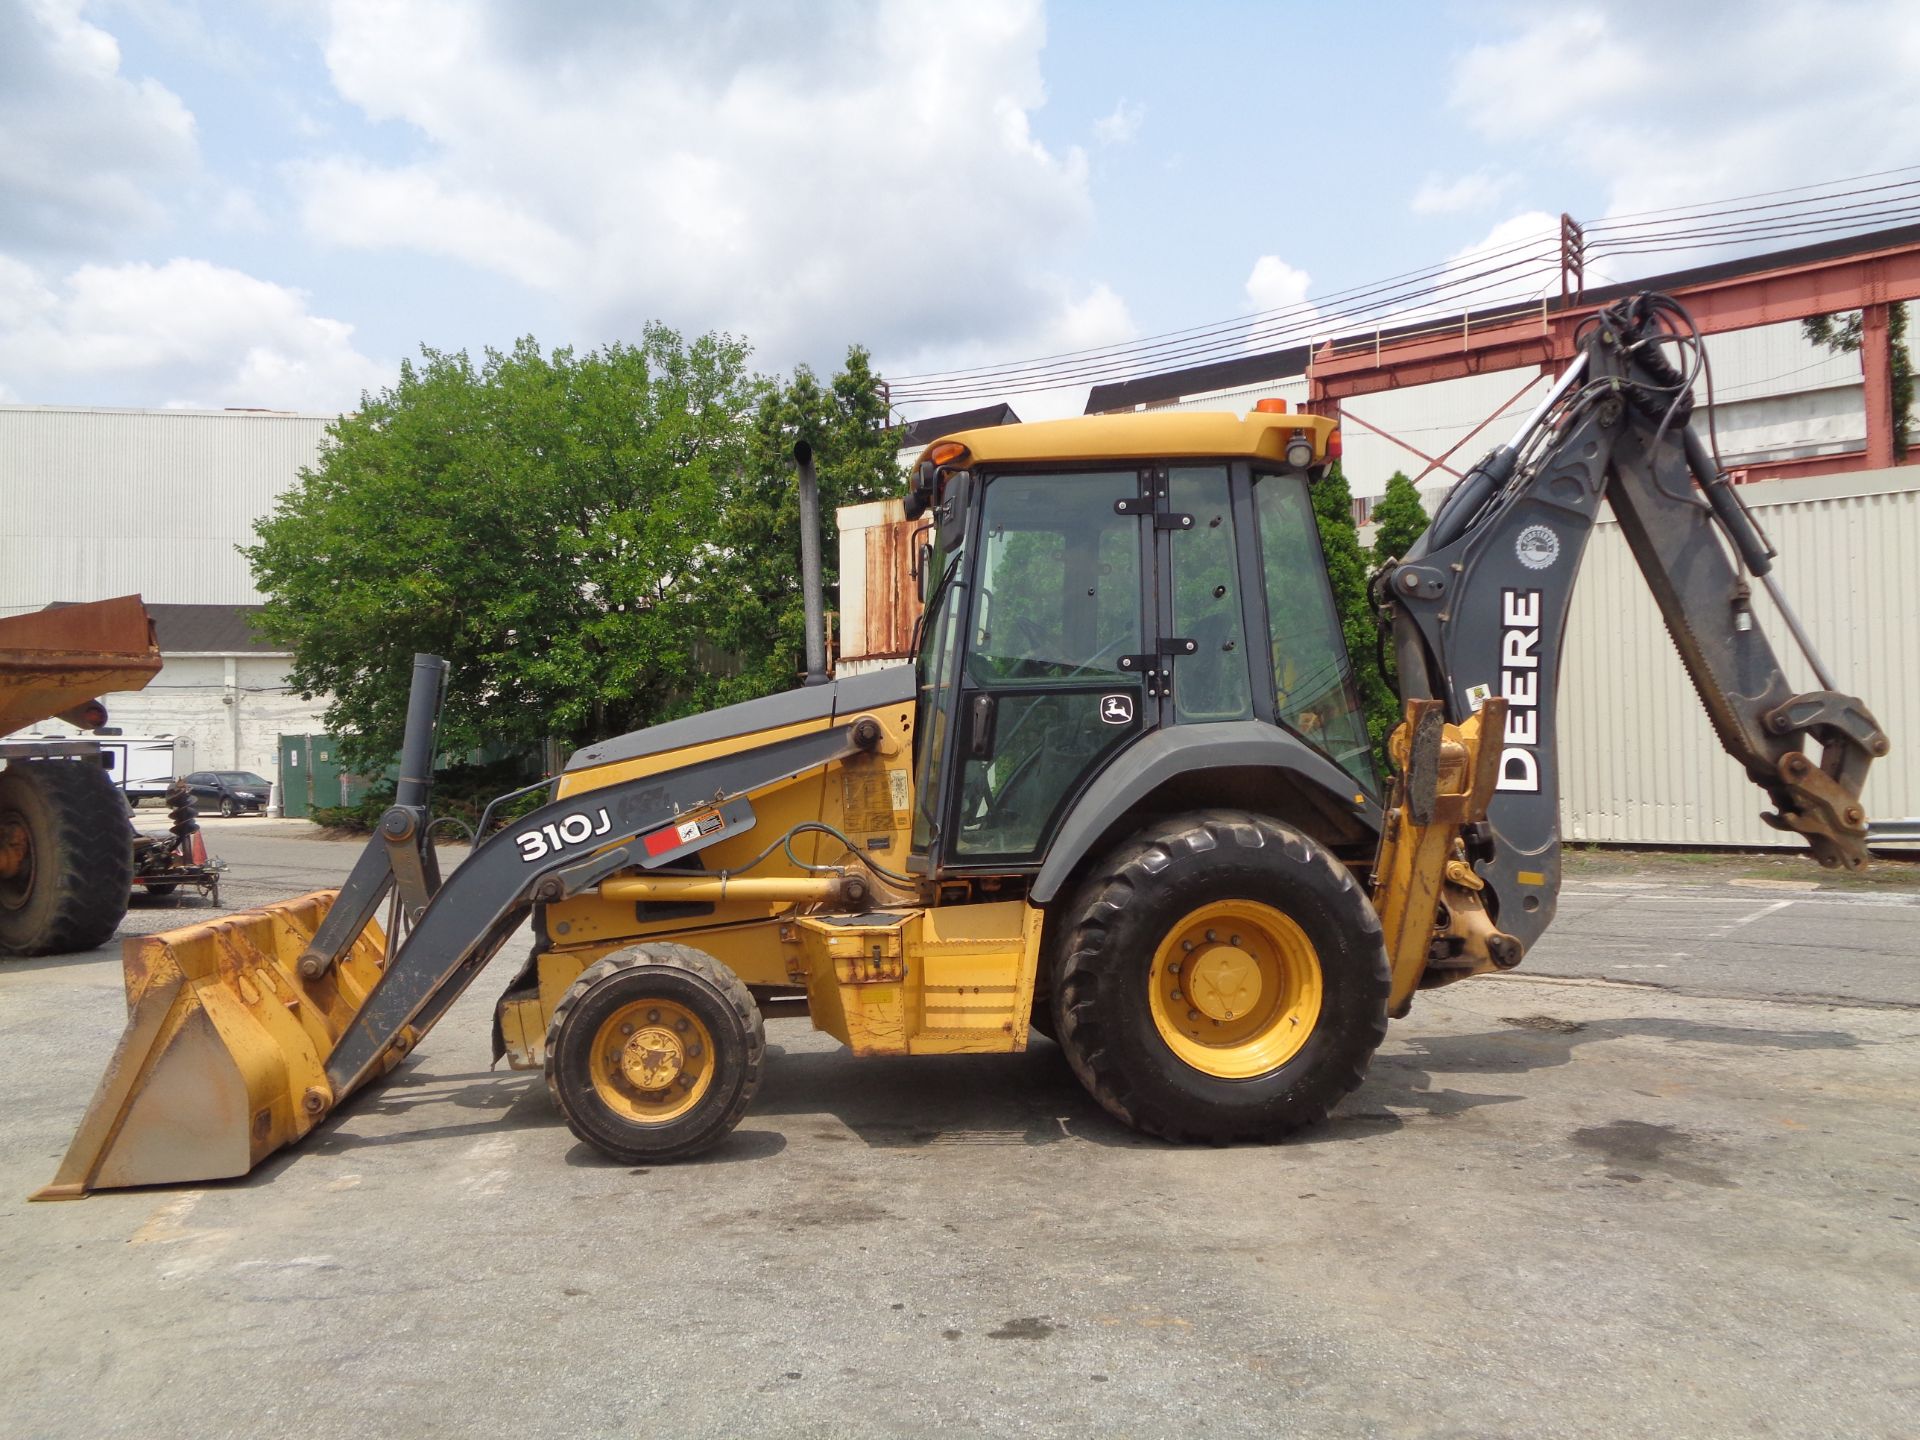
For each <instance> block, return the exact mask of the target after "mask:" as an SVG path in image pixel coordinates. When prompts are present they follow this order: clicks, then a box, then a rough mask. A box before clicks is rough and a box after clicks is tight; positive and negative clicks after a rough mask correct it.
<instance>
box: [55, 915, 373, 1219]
mask: <svg viewBox="0 0 1920 1440" xmlns="http://www.w3.org/2000/svg"><path fill="white" fill-rule="evenodd" d="M339 893H340V892H339V891H337V890H321V891H317V892H315V893H314V894H311V895H303V896H301V897H300V898H298V899H296V900H287V901H282V902H279V903H277V904H273V905H268V906H266V907H264V908H262V909H258V910H244V911H241V912H240V913H238V914H235V915H229V916H225V917H223V918H221V919H219V920H211V921H208V922H207V923H205V924H202V925H190V926H187V927H185V928H184V929H180V930H169V931H167V932H165V933H164V934H160V935H147V936H140V937H130V938H129V939H127V940H126V941H124V942H123V962H122V963H123V964H124V966H125V968H126V984H127V1009H128V1012H129V1013H128V1019H127V1029H126V1033H125V1034H124V1035H122V1036H121V1037H120V1044H119V1047H118V1048H117V1049H116V1050H115V1051H114V1053H113V1059H112V1061H111V1062H109V1064H108V1066H107V1073H106V1075H105V1077H104V1078H103V1079H102V1080H101V1082H100V1088H99V1090H98V1091H96V1092H95V1094H94V1097H93V1103H92V1104H91V1105H90V1106H88V1107H87V1113H86V1116H85V1118H84V1119H82V1120H81V1122H80V1129H79V1132H78V1133H77V1134H76V1135H75V1136H74V1137H73V1144H72V1145H71V1146H70V1147H68V1150H67V1158H66V1159H65V1160H64V1161H63V1162H62V1163H61V1165H60V1172H59V1173H58V1174H57V1175H55V1176H54V1178H53V1183H52V1184H50V1185H48V1186H46V1187H45V1188H44V1189H41V1190H39V1191H36V1192H35V1194H34V1196H33V1198H34V1199H35V1200H69V1199H77V1198H79V1197H80V1196H82V1195H84V1194H86V1192H87V1191H89V1190H106V1189H114V1188H118V1187H121V1186H127V1185H164V1184H168V1183H172V1182H179V1181H192V1180H215V1179H224V1178H226V1177H229V1176H233V1175H244V1174H245V1173H246V1172H247V1171H248V1170H249V1169H251V1168H252V1167H253V1166H254V1165H256V1164H258V1163H259V1162H260V1161H261V1160H263V1159H264V1158H265V1157H266V1156H268V1155H270V1154H271V1153H272V1152H274V1151H275V1150H278V1149H279V1148H280V1147H281V1146H283V1145H291V1144H293V1143H294V1142H295V1141H296V1140H299V1139H300V1138H301V1137H303V1136H304V1135H305V1134H306V1133H307V1132H308V1131H309V1130H311V1129H313V1127H314V1126H315V1125H317V1124H319V1123H320V1121H321V1120H322V1119H323V1118H324V1117H325V1116H326V1114H327V1111H328V1110H329V1109H330V1108H331V1107H332V1105H333V1103H334V1101H335V1099H336V1098H338V1097H336V1096H334V1095H333V1094H332V1092H331V1091H330V1090H329V1088H328V1086H327V1077H326V1062H327V1057H328V1055H329V1054H331V1053H332V1050H333V1047H334V1045H335V1044H336V1043H337V1042H338V1040H339V1038H340V1035H341V1033H342V1032H343V1031H344V1030H345V1029H346V1027H347V1026H348V1024H349V1023H351V1021H352V1019H353V1017H354V1015H355V1013H356V1012H357V1011H358V1010H359V1009H360V1007H361V1005H362V1004H364V1003H365V1001H366V998H367V992H368V991H370V990H371V989H372V988H373V986H374V983H375V982H376V981H377V980H379V978H380V974H381V967H382V963H383V960H384V956H385V950H386V941H385V939H384V938H383V936H382V935H381V933H380V927H379V926H378V925H376V924H369V925H367V927H366V928H365V929H364V930H362V931H361V933H360V934H359V936H358V937H357V938H356V939H355V940H354V942H353V945H352V948H351V949H350V950H348V951H347V952H346V953H345V954H343V955H342V956H341V957H340V960H339V962H338V963H337V964H335V965H334V966H333V967H332V968H331V969H330V970H328V971H327V973H326V974H324V975H322V976H320V977H319V978H317V979H313V980H306V979H302V978H301V975H300V971H299V968H298V964H297V962H298V960H299V957H300V952H301V951H302V950H303V949H304V948H305V947H306V945H307V943H308V942H309V941H310V940H312V938H313V932H314V930H315V928H316V927H317V926H318V925H319V924H320V922H321V921H322V920H323V919H324V918H325V917H326V914H327V911H328V909H329V908H330V907H331V906H332V904H333V902H334V901H335V899H336V898H337V897H338V896H339ZM399 1059H400V1056H399V1053H398V1052H397V1051H396V1052H395V1053H394V1054H392V1056H391V1057H390V1058H389V1059H388V1060H387V1061H386V1063H385V1064H383V1065H382V1066H381V1067H380V1070H379V1072H378V1073H381V1074H384V1073H385V1072H386V1071H387V1070H390V1069H392V1068H393V1066H394V1065H395V1064H398V1063H399Z"/></svg>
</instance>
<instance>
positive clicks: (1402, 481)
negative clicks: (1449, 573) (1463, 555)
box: [1373, 470, 1427, 566]
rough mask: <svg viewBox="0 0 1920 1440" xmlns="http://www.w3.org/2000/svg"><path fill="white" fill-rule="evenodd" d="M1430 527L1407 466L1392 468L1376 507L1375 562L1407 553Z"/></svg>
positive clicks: (1387, 561) (1382, 562)
mask: <svg viewBox="0 0 1920 1440" xmlns="http://www.w3.org/2000/svg"><path fill="white" fill-rule="evenodd" d="M1426 530H1427V507H1426V506H1425V505H1423V504H1421V503H1420V491H1419V490H1418V489H1417V488H1415V486H1414V483H1413V481H1411V480H1409V479H1408V478H1407V475H1406V472H1405V471H1404V470H1396V471H1394V472H1393V476H1392V478H1391V479H1389V480H1388V481H1387V493H1386V494H1385V495H1383V496H1382V497H1381V498H1380V503H1379V504H1378V505H1376V506H1374V507H1373V563H1374V564H1375V565H1376V566H1380V565H1386V564H1389V563H1391V562H1392V561H1395V560H1398V559H1399V558H1400V557H1401V556H1402V555H1405V554H1406V553H1407V548H1408V547H1409V546H1411V545H1412V544H1413V542H1414V541H1416V540H1418V539H1419V538H1420V537H1421V536H1422V535H1424V534H1425V533H1426Z"/></svg>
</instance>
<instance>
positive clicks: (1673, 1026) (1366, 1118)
mask: <svg viewBox="0 0 1920 1440" xmlns="http://www.w3.org/2000/svg"><path fill="white" fill-rule="evenodd" d="M1501 1026H1502V1028H1501V1029H1498V1030H1482V1031H1476V1032H1474V1033H1472V1034H1468V1035H1421V1034H1418V1033H1415V1034H1411V1035H1408V1036H1406V1037H1405V1038H1404V1040H1401V1041H1400V1044H1399V1045H1398V1046H1397V1047H1396V1048H1393V1049H1389V1050H1384V1051H1382V1052H1381V1053H1379V1054H1377V1055H1376V1056H1375V1057H1374V1060H1373V1064H1372V1066H1371V1067H1370V1068H1369V1070H1368V1072H1367V1078H1366V1081H1365V1082H1364V1083H1363V1084H1362V1085H1361V1086H1360V1088H1359V1089H1358V1090H1356V1091H1355V1092H1354V1093H1353V1094H1352V1095H1350V1096H1348V1097H1347V1099H1346V1100H1345V1101H1344V1102H1342V1104H1341V1105H1340V1106H1339V1107H1337V1108H1336V1109H1335V1111H1334V1113H1333V1116H1332V1118H1331V1119H1330V1120H1329V1121H1328V1122H1327V1124H1325V1125H1324V1126H1321V1127H1320V1128H1318V1129H1316V1130H1313V1131H1310V1132H1307V1133H1306V1134H1303V1135H1301V1136H1299V1137H1298V1141H1297V1143H1301V1144H1325V1143H1327V1142H1329V1141H1337V1140H1342V1139H1346V1138H1349V1137H1352V1136H1357V1135H1367V1134H1380V1133H1382V1132H1385V1131H1392V1130H1398V1129H1400V1128H1401V1127H1402V1126H1403V1125H1405V1124H1406V1123H1407V1120H1408V1119H1409V1118H1410V1116H1409V1115H1408V1114H1406V1113H1403V1112H1413V1114H1415V1115H1417V1114H1419V1113H1421V1112H1424V1113H1425V1114H1426V1115H1428V1116H1431V1117H1433V1118H1435V1119H1441V1120H1445V1119H1451V1118H1453V1117H1454V1116H1457V1115H1464V1114H1466V1113H1467V1112H1468V1111H1470V1110H1478V1109H1481V1108H1482V1107H1484V1106H1488V1105H1508V1104H1513V1103H1515V1102H1517V1101H1524V1100H1526V1099H1527V1098H1528V1097H1527V1096H1525V1095H1522V1094H1511V1093H1498V1092H1491V1093H1489V1092H1480V1091H1476V1090H1467V1089H1457V1088H1454V1087H1453V1086H1452V1085H1451V1084H1449V1083H1447V1082H1448V1081H1449V1080H1451V1079H1452V1078H1453V1077H1462V1076H1487V1077H1490V1078H1494V1079H1495V1080H1497V1079H1498V1078H1499V1077H1505V1076H1512V1075H1522V1074H1526V1073H1527V1072H1529V1071H1533V1070H1551V1069H1556V1068H1559V1067H1560V1066H1564V1065H1568V1064H1571V1063H1572V1062H1573V1059H1574V1055H1575V1053H1576V1052H1577V1051H1578V1050H1579V1049H1580V1048H1581V1047H1582V1046H1585V1045H1592V1044H1595V1043H1599V1042H1603V1041H1609V1040H1625V1039H1636V1038H1638V1039H1654V1040H1663V1041H1675V1042H1681V1043H1691V1044H1702V1045H1730V1046H1738V1047H1741V1048H1768V1047H1771V1048H1775V1049H1781V1050H1850V1049H1853V1048H1855V1047H1856V1046H1858V1045H1859V1044H1860V1043H1861V1042H1860V1039H1859V1037H1858V1036H1856V1035H1852V1034H1849V1033H1848V1032H1846V1031H1844V1030H1808V1029H1783V1030H1772V1029H1755V1028H1748V1027H1744V1026H1737V1025H1713V1024H1703V1023H1701V1022H1698V1021H1692V1020H1672V1019H1659V1018H1652V1017H1648V1018H1629V1019H1615V1020H1590V1021H1573V1020H1561V1019H1557V1018H1555V1017H1553V1016H1550V1015H1522V1016H1513V1017H1503V1018H1502V1020H1501ZM1394 1039H1396V1040H1399V1039H1400V1037H1399V1036H1398V1034H1395V1036H1394Z"/></svg>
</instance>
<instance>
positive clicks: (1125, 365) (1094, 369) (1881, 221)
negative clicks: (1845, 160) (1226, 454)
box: [889, 166, 1920, 404]
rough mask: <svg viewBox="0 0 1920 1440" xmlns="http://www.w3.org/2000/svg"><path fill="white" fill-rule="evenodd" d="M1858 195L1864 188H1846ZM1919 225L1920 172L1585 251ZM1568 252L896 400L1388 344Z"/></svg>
mask: <svg viewBox="0 0 1920 1440" xmlns="http://www.w3.org/2000/svg"><path fill="white" fill-rule="evenodd" d="M1888 176H1912V177H1914V178H1907V179H1900V180H1895V181H1889V182H1888V183H1885V184H1878V185H1861V184H1858V183H1856V182H1859V181H1868V180H1882V179H1885V177H1888ZM1849 185H1851V186H1853V188H1851V189H1841V188H1837V187H1842V186H1849ZM1780 196H1792V197H1798V198H1791V199H1784V200H1783V199H1778V198H1777V197H1780ZM1863 197H1864V198H1863ZM1748 202H1767V203H1748ZM1838 202H1851V203H1838ZM1913 219H1920V166H1907V167H1902V168H1899V169H1893V170H1884V171H1876V172H1873V173H1871V174H1867V175H1860V176H1853V177H1849V178H1847V179H1843V180H1834V181H1825V182H1821V183H1818V184H1813V185H1805V186H1793V187H1788V188H1786V189H1782V190H1772V191H1761V192H1756V193H1754V194H1750V195H1742V196H1735V197H1732V198H1730V199H1728V200H1722V201H1715V202H1710V203H1707V204H1701V205H1690V206H1676V207H1670V208H1669V209H1666V210H1650V211H1642V212H1636V213H1635V214H1631V215H1624V216H1612V217H1609V218H1607V219H1605V220H1602V221H1598V222H1595V224H1594V225H1593V226H1591V227H1587V228H1588V230H1589V231H1591V232H1594V233H1593V238H1592V239H1591V241H1590V242H1589V243H1587V244H1586V245H1585V246H1584V247H1583V257H1611V258H1623V257H1626V256H1632V255H1645V254H1656V253H1668V252H1679V251H1686V250H1698V249H1704V248H1708V247H1715V246H1724V245H1729V244H1737V243H1742V242H1751V241H1756V240H1780V239H1789V238H1796V237H1800V236H1809V235H1823V234H1831V233H1834V232H1837V231H1844V230H1858V229H1863V228H1867V227H1885V226H1887V225H1889V224H1894V223H1903V222H1906V221H1909V220H1913ZM1559 243H1560V242H1559V237H1558V236H1540V237H1536V238H1531V239H1527V240H1521V241H1516V242H1513V243H1511V244H1507V245H1503V246H1489V247H1483V248H1482V249H1481V250H1478V251H1472V252H1468V253H1467V254H1464V255H1461V256H1457V257H1455V258H1454V259H1452V260H1449V261H1446V262H1443V263H1441V264H1439V265H1429V266H1426V267H1423V268H1421V269H1417V270H1410V271H1406V272H1403V273H1402V274H1400V275H1396V276H1393V277H1390V278H1389V279H1386V280H1382V281H1375V282H1371V283H1369V284H1364V285H1358V286H1353V287H1350V288H1348V289H1346V290H1341V291H1336V292H1334V293H1333V294H1331V295H1328V296H1324V297H1320V298H1318V299H1312V300H1302V301H1301V302H1299V303H1297V304H1294V305H1290V306H1282V307H1278V308H1276V309H1272V310H1266V311H1257V312H1254V313H1252V314H1248V315H1241V316H1237V317H1234V318H1233V319H1230V320H1223V321H1215V322H1211V323H1209V324H1204V325H1196V326H1188V327H1185V328H1183V329H1178V330H1169V331H1164V332H1161V333H1159V334H1156V335H1152V336H1147V337H1144V338H1142V339H1139V340H1132V341H1127V342H1123V343H1119V344H1114V345H1108V346H1090V347H1085V348H1082V349H1077V350H1068V351H1060V352H1056V353H1053V354H1049V355H1043V356H1039V357H1036V358H1033V359H1028V360H1020V361H1009V362H1000V363H996V364H986V365H975V366H969V367H962V368H957V369H952V370H939V371H928V372H925V373H922V374H915V375H907V376H902V377H900V378H899V379H897V380H894V381H892V382H891V384H890V386H889V390H890V394H891V397H892V399H893V400H894V401H895V402H896V403H904V404H914V403H929V402H935V401H943V402H950V401H960V400H977V399H982V398H989V397H992V396H995V395H1004V394H1005V393H1007V392H1009V391H1019V390H1054V389H1062V388H1066V387H1068V386H1077V385H1083V384H1094V383H1099V382H1101V381H1107V380H1117V379H1123V378H1131V377H1133V376H1136V375H1139V374H1142V373H1151V372H1152V371H1154V370H1164V369H1169V368H1173V369H1185V368H1191V367H1192V366H1196V365H1202V364H1206V363H1209V362H1210V361H1217V360H1225V359H1232V358H1239V357H1240V356H1243V355H1245V354H1246V353H1247V352H1248V351H1249V350H1254V349H1278V348H1281V347H1282V346H1283V344H1284V343H1285V342H1287V341H1290V340H1291V341H1295V342H1306V341H1310V340H1311V339H1312V338H1313V337H1314V336H1316V335H1326V334H1328V333H1329V332H1337V331H1339V330H1341V329H1347V330H1352V329H1355V328H1359V329H1362V330H1364V329H1366V328H1374V329H1375V330H1376V337H1375V338H1376V342H1377V338H1378V329H1379V328H1380V326H1379V322H1381V321H1384V320H1388V319H1395V320H1400V319H1404V320H1405V321H1406V322H1407V323H1408V324H1409V325H1414V326H1417V324H1418V317H1419V316H1421V315H1423V314H1424V315H1439V314H1448V315H1451V314H1455V313H1460V311H1461V309H1463V308H1464V307H1462V304H1461V302H1463V301H1465V300H1468V299H1471V298H1473V297H1476V296H1483V295H1486V294H1488V293H1490V292H1492V291H1497V290H1502V289H1509V288H1511V287H1512V286H1513V285H1514V283H1515V282H1517V281H1519V280H1520V279H1521V274H1519V273H1515V272H1522V273H1524V272H1526V271H1528V270H1530V269H1539V270H1544V269H1545V268H1546V267H1548V266H1549V265H1551V266H1553V267H1554V268H1555V269H1556V270H1557V268H1558V261H1559V259H1560V254H1559ZM1502 277H1505V278H1502ZM1543 279H1544V282H1545V285H1546V286H1550V285H1551V283H1552V277H1551V276H1545V277H1543ZM1527 306H1528V302H1526V301H1524V300H1520V301H1516V302H1515V305H1514V306H1513V309H1514V311H1515V312H1520V311H1523V310H1524V309H1526V308H1527ZM1369 320H1371V321H1373V322H1375V324H1374V326H1373V327H1368V326H1367V325H1366V324H1365V323H1364V322H1367V321H1369ZM1394 328H1395V332H1396V334H1395V338H1396V339H1400V338H1404V337H1405V336H1406V335H1408V334H1415V335H1417V334H1418V333H1420V332H1419V330H1418V329H1417V328H1416V329H1413V330H1411V331H1408V330H1403V329H1402V327H1401V326H1399V325H1396V326H1395V327H1394ZM1436 328H1448V329H1450V328H1452V327H1451V326H1447V327H1436ZM1355 338H1356V339H1357V338H1358V337H1355Z"/></svg>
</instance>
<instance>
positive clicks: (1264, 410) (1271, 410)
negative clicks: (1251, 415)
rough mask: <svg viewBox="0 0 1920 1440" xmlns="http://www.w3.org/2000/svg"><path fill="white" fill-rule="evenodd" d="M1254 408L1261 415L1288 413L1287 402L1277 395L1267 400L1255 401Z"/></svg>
mask: <svg viewBox="0 0 1920 1440" xmlns="http://www.w3.org/2000/svg"><path fill="white" fill-rule="evenodd" d="M1253 408H1254V411H1255V413H1257V414H1260V415H1284V414H1286V413H1287V402H1286V401H1284V400H1281V399H1278V398H1275V397H1269V398H1267V399H1265V400H1256V401H1254V402H1253Z"/></svg>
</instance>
